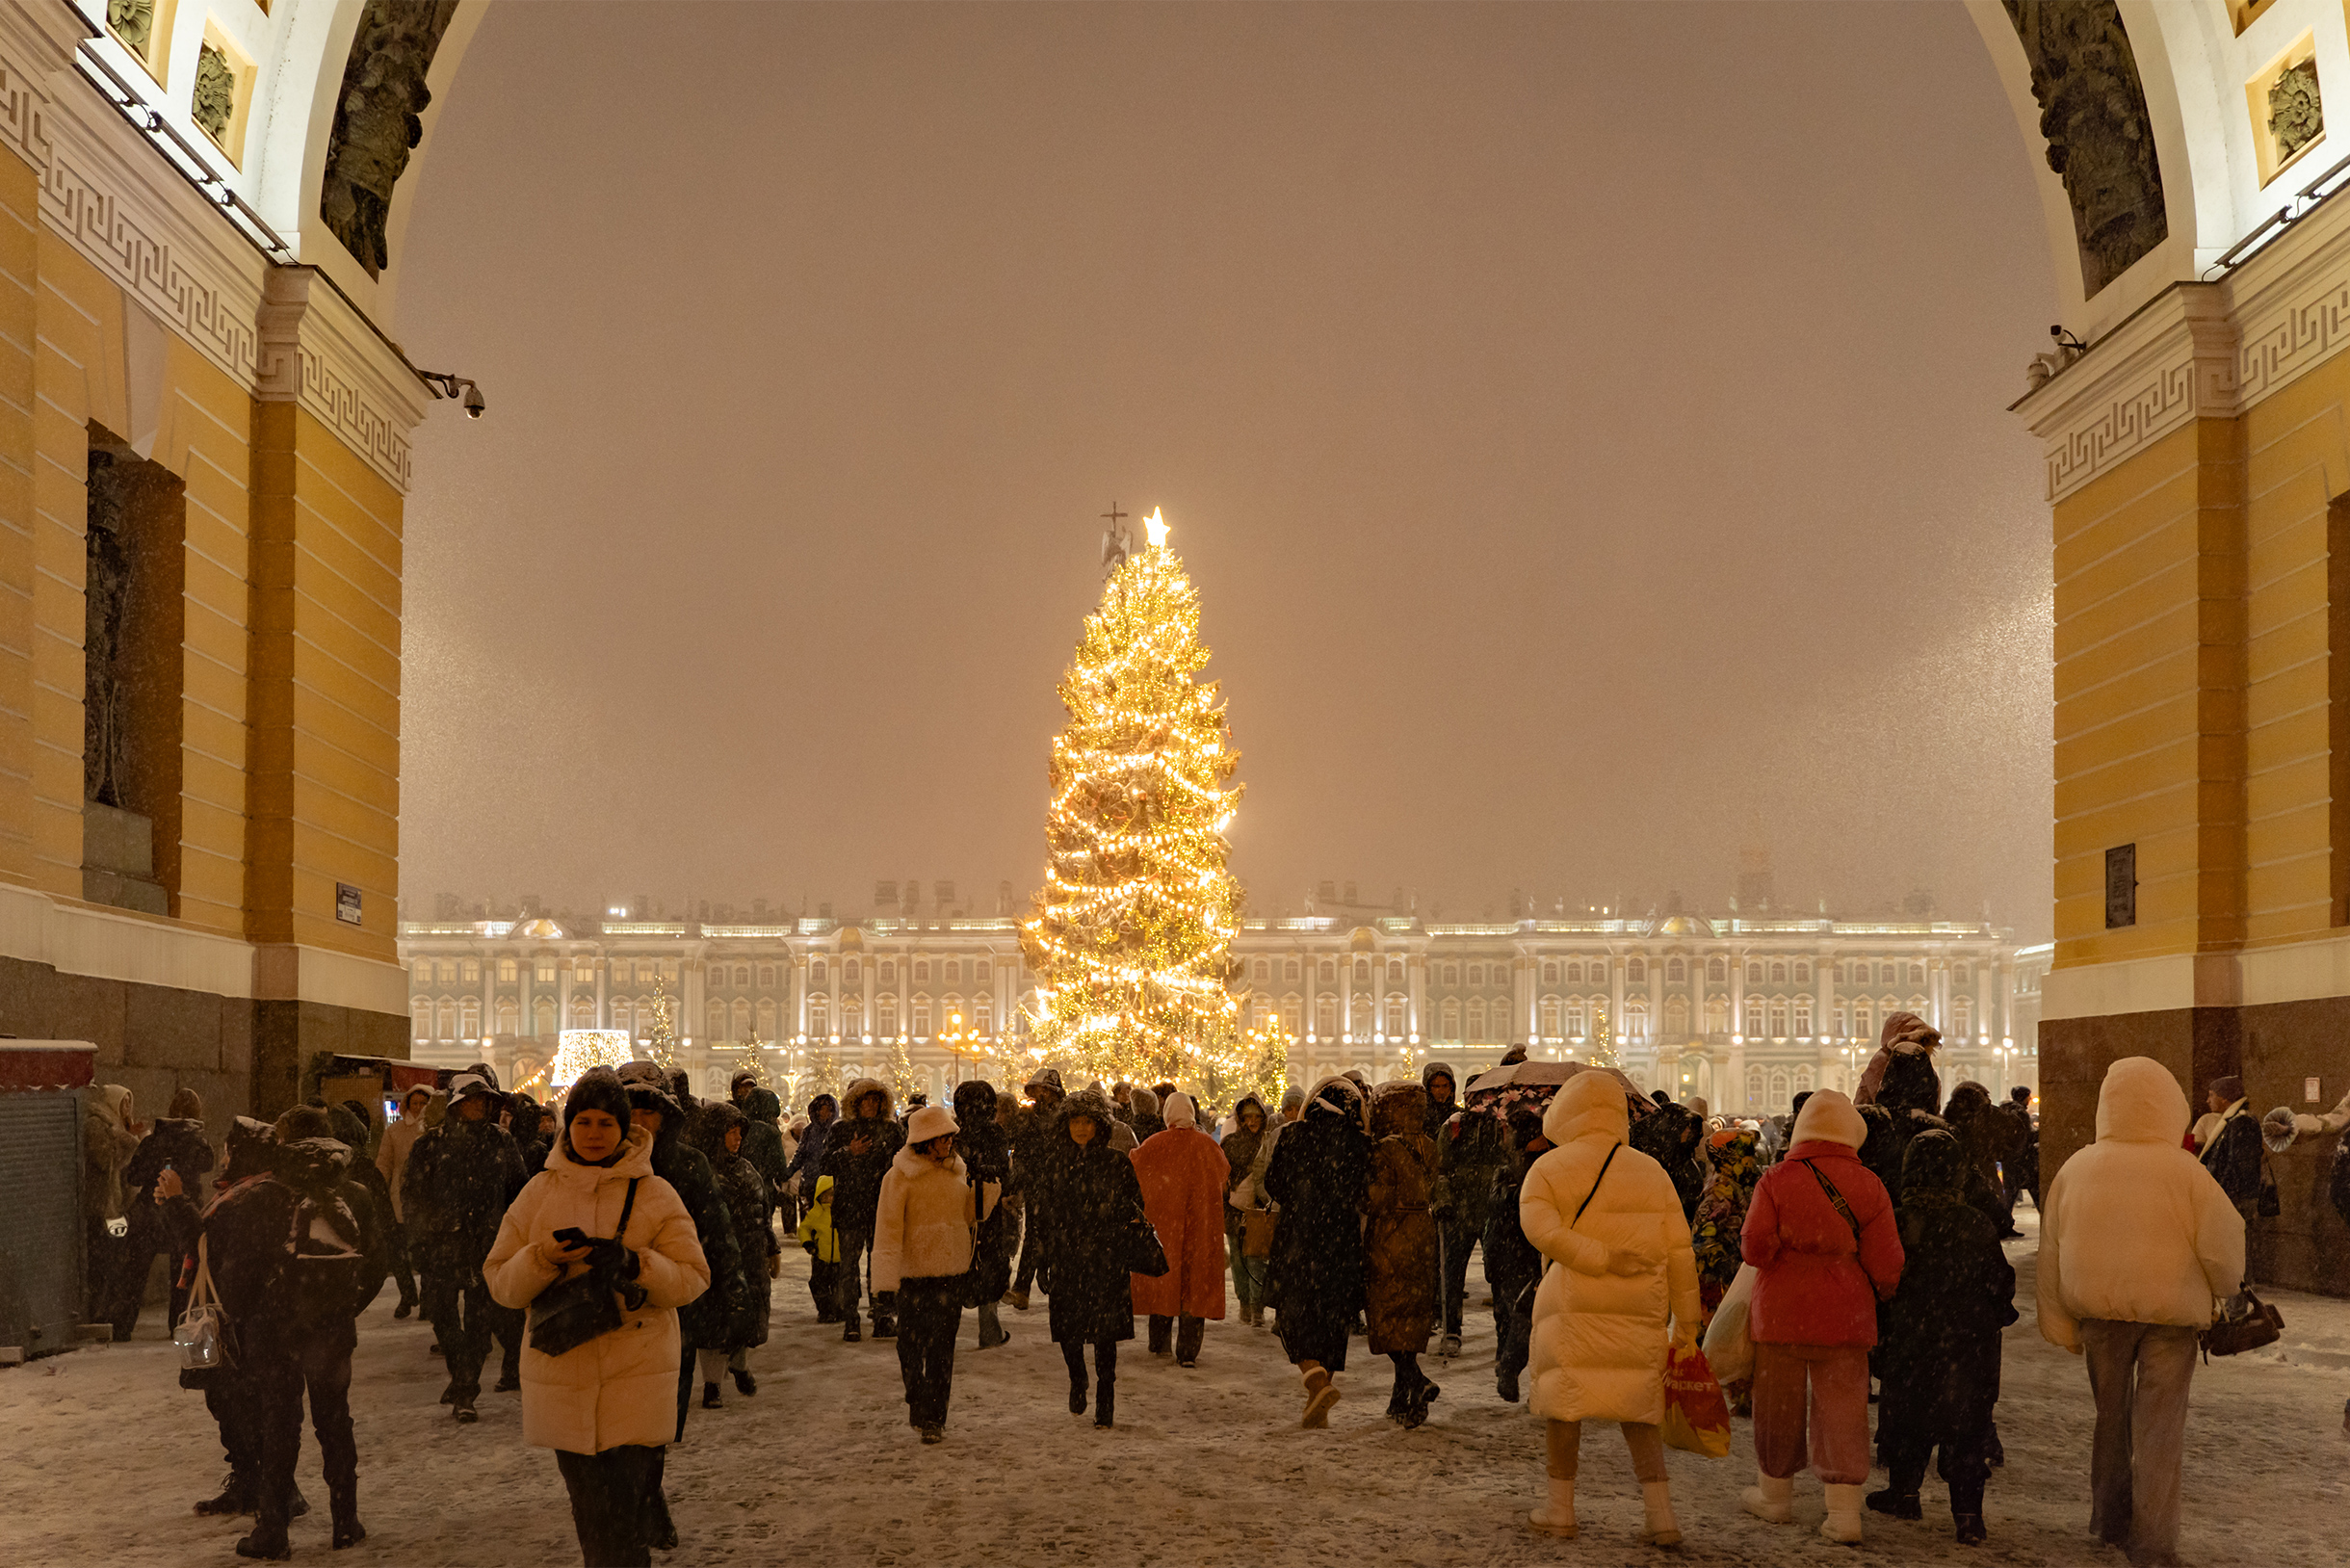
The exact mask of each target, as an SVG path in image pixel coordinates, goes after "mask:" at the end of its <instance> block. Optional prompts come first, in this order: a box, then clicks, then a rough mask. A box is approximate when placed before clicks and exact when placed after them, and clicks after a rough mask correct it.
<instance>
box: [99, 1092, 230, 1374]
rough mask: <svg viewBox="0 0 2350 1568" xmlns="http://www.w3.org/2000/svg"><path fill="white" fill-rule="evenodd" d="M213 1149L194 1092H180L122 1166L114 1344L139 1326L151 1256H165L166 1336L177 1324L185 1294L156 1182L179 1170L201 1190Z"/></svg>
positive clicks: (188, 1186) (192, 1188)
mask: <svg viewBox="0 0 2350 1568" xmlns="http://www.w3.org/2000/svg"><path fill="white" fill-rule="evenodd" d="M212 1163H213V1154H212V1145H211V1144H210V1143H207V1142H206V1141H205V1140H204V1102H203V1101H202V1100H201V1099H199V1098H197V1096H196V1090H194V1089H181V1090H180V1091H179V1092H178V1093H176V1094H174V1095H172V1096H171V1104H170V1109H169V1110H168V1111H166V1112H165V1113H164V1114H163V1115H160V1116H158V1117H156V1118H155V1120H154V1122H153V1124H152V1125H151V1126H150V1127H149V1128H148V1130H147V1136H146V1137H144V1138H141V1139H140V1140H139V1147H138V1148H137V1149H135V1150H133V1151H132V1152H131V1160H130V1163H129V1164H127V1165H125V1166H123V1167H122V1194H123V1195H122V1213H123V1215H124V1216H125V1217H126V1218H127V1219H128V1220H129V1222H130V1231H129V1234H128V1235H127V1236H125V1237H124V1238H123V1245H122V1250H121V1265H122V1271H121V1273H119V1274H118V1275H117V1276H116V1279H115V1293H114V1329H115V1340H116V1343H118V1344H119V1343H121V1342H123V1341H125V1340H128V1339H129V1338H130V1337H131V1335H132V1334H134V1333H136V1332H137V1331H138V1328H139V1313H140V1309H141V1308H142V1307H143V1306H144V1305H145V1299H146V1284H147V1273H148V1271H149V1270H150V1269H151V1268H153V1267H154V1265H155V1254H156V1253H158V1252H161V1253H163V1254H165V1262H166V1264H167V1265H168V1270H167V1273H168V1283H169V1284H170V1293H171V1294H170V1308H169V1315H168V1316H167V1317H166V1318H165V1319H164V1328H165V1330H166V1331H167V1332H169V1331H170V1328H171V1327H172V1326H173V1325H174V1324H176V1323H177V1322H178V1321H179V1319H180V1314H181V1313H183V1312H185V1311H186V1310H187V1305H188V1293H187V1292H186V1291H185V1290H183V1289H182V1288H181V1287H180V1282H179V1276H180V1274H181V1272H182V1270H181V1268H180V1267H179V1264H180V1259H179V1255H178V1250H177V1248H175V1247H174V1246H173V1245H172V1242H171V1238H170V1232H169V1230H168V1229H167V1228H166V1227H165V1225H164V1223H163V1218H162V1215H161V1214H160V1212H159V1211H158V1210H157V1208H156V1205H155V1178H156V1177H158V1176H160V1175H162V1174H163V1172H164V1169H165V1167H166V1166H169V1167H170V1168H171V1169H172V1170H175V1171H177V1172H179V1179H180V1181H181V1183H182V1184H183V1185H184V1186H185V1187H186V1189H188V1190H189V1191H191V1192H194V1191H196V1190H198V1189H199V1184H200V1179H201V1178H202V1176H203V1175H204V1173H205V1172H206V1171H208V1170H210V1169H211V1168H212Z"/></svg>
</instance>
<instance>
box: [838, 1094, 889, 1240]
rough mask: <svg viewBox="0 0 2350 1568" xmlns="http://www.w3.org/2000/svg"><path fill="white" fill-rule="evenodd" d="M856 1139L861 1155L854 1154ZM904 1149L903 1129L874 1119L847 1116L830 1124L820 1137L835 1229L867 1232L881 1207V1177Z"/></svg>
mask: <svg viewBox="0 0 2350 1568" xmlns="http://www.w3.org/2000/svg"><path fill="white" fill-rule="evenodd" d="M859 1138H863V1139H864V1140H865V1152H864V1153H863V1154H859V1153H857V1152H856V1148H855V1144H856V1141H857V1140H858V1139H859ZM904 1146H905V1129H904V1128H902V1127H901V1126H899V1125H898V1124H897V1123H896V1122H894V1121H885V1120H882V1119H880V1118H878V1117H849V1118H845V1119H843V1120H841V1121H836V1122H834V1123H833V1124H832V1130H831V1132H830V1133H829V1134H828V1135H827V1136H826V1137H825V1138H824V1168H823V1174H824V1175H826V1176H829V1177H831V1178H832V1223H833V1225H834V1227H835V1228H836V1229H840V1230H849V1231H871V1230H872V1229H873V1228H874V1214H875V1210H877V1209H879V1208H880V1206H881V1178H882V1177H884V1176H886V1175H888V1174H889V1163H890V1162H891V1161H892V1160H895V1159H897V1158H898V1151H899V1150H900V1149H901V1148H902V1147H904Z"/></svg>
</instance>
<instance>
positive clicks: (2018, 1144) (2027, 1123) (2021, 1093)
mask: <svg viewBox="0 0 2350 1568" xmlns="http://www.w3.org/2000/svg"><path fill="white" fill-rule="evenodd" d="M1999 1114H2000V1115H2002V1116H2005V1117H2006V1118H2007V1119H2008V1120H2009V1121H2010V1122H2012V1123H2014V1124H2015V1131H2014V1133H2013V1134H2012V1135H2010V1136H2011V1137H2012V1138H2013V1140H2014V1144H2015V1149H2016V1158H2015V1160H2014V1162H2013V1163H2010V1164H2008V1165H2007V1166H2005V1167H2004V1174H2005V1175H2006V1178H2007V1182H2006V1191H2005V1194H2004V1195H2005V1197H2006V1199H2007V1212H2008V1214H2009V1215H2013V1214H2014V1213H2015V1211H2016V1199H2018V1198H2020V1197H2022V1196H2023V1195H2024V1193H2026V1192H2029V1193H2030V1194H2031V1196H2032V1207H2033V1208H2035V1209H2037V1208H2039V1207H2040V1129H2039V1127H2038V1126H2037V1125H2035V1124H2034V1123H2033V1121H2032V1091H2031V1088H2030V1086H2029V1085H2024V1084H2018V1085H2016V1086H2015V1087H2014V1088H2012V1089H2009V1090H2008V1091H2007V1103H2006V1104H2005V1105H2003V1106H2001V1107H1999Z"/></svg>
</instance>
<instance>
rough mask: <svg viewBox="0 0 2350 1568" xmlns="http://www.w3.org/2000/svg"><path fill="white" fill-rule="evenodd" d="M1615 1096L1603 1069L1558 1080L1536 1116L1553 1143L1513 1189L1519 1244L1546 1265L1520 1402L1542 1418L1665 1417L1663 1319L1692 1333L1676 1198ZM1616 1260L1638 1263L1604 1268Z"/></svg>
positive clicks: (1684, 1226) (1620, 1089) (1691, 1297)
mask: <svg viewBox="0 0 2350 1568" xmlns="http://www.w3.org/2000/svg"><path fill="white" fill-rule="evenodd" d="M1624 1092H1625V1091H1624V1085H1622V1084H1621V1083H1620V1082H1619V1081H1618V1080H1617V1079H1616V1078H1615V1077H1614V1076H1613V1075H1612V1074H1608V1073H1578V1074H1576V1075H1575V1076H1574V1077H1573V1078H1571V1079H1569V1080H1567V1082H1566V1084H1565V1085H1563V1086H1562V1087H1561V1088H1560V1089H1559V1091H1558V1093H1557V1094H1556V1095H1555V1096H1554V1097H1553V1099H1552V1101H1551V1104H1550V1109H1549V1110H1547V1111H1544V1112H1543V1117H1542V1136H1543V1137H1547V1138H1549V1139H1550V1140H1551V1142H1552V1143H1554V1144H1555V1145H1556V1147H1554V1148H1553V1149H1552V1150H1551V1151H1550V1152H1549V1153H1547V1154H1545V1155H1544V1156H1543V1157H1542V1158H1541V1159H1539V1160H1537V1161H1535V1162H1534V1163H1533V1167H1532V1168H1531V1169H1530V1170H1528V1171H1527V1176H1526V1182H1525V1185H1524V1186H1523V1187H1522V1188H1521V1189H1520V1190H1519V1196H1518V1215H1519V1221H1520V1223H1521V1225H1522V1226H1523V1227H1524V1229H1525V1231H1526V1239H1527V1241H1530V1242H1531V1243H1533V1245H1534V1246H1535V1247H1536V1248H1538V1249H1539V1250H1540V1251H1541V1252H1542V1254H1543V1256H1544V1257H1545V1258H1547V1259H1549V1260H1550V1262H1551V1263H1552V1264H1553V1265H1555V1267H1550V1268H1547V1269H1545V1271H1544V1273H1543V1278H1542V1284H1541V1286H1540V1287H1539V1288H1538V1289H1537V1290H1536V1291H1535V1293H1534V1331H1533V1347H1532V1349H1533V1353H1532V1358H1531V1366H1532V1371H1533V1376H1534V1386H1533V1391H1532V1395H1531V1398H1530V1401H1529V1402H1530V1403H1531V1406H1532V1408H1533V1412H1534V1414H1535V1415H1537V1416H1542V1417H1544V1418H1546V1419H1548V1420H1551V1421H1619V1422H1636V1423H1643V1424H1651V1425H1653V1424H1657V1423H1659V1422H1661V1421H1663V1420H1664V1357H1665V1349H1666V1346H1667V1344H1668V1342H1669V1336H1668V1322H1678V1323H1679V1324H1680V1325H1682V1326H1683V1327H1684V1328H1685V1329H1686V1330H1687V1331H1689V1332H1691V1333H1694V1332H1695V1331H1696V1327H1697V1320H1698V1305H1697V1263H1696V1260H1695V1258H1694V1257H1693V1256H1692V1255H1691V1253H1690V1247H1689V1223H1688V1220H1687V1218H1686V1217H1685V1216H1684V1215H1683V1214H1682V1209H1681V1194H1680V1193H1679V1192H1678V1191H1677V1190H1676V1189H1675V1188H1674V1185H1673V1180H1672V1177H1671V1176H1670V1175H1668V1174H1667V1173H1666V1171H1665V1169H1664V1167H1663V1166H1662V1165H1660V1164H1658V1163H1657V1161H1655V1160H1653V1159H1651V1158H1650V1157H1649V1156H1647V1155H1645V1154H1642V1153H1641V1152H1640V1151H1639V1150H1637V1149H1634V1148H1632V1146H1631V1144H1630V1137H1631V1133H1632V1125H1631V1117H1630V1113H1629V1111H1627V1110H1626V1109H1625V1104H1624ZM1611 1155H1612V1156H1613V1158H1612V1159H1610V1156H1611ZM1603 1167H1605V1169H1606V1175H1605V1176H1603V1175H1602V1174H1601V1171H1602V1168H1603ZM1586 1200H1588V1201H1587V1202H1586ZM1579 1209H1580V1210H1581V1217H1580V1219H1579V1218H1577V1217H1576V1212H1577V1211H1578V1210H1579ZM1621 1263H1636V1264H1637V1265H1638V1267H1635V1268H1633V1269H1632V1271H1631V1272H1616V1271H1612V1270H1611V1267H1610V1266H1611V1265H1616V1264H1621Z"/></svg>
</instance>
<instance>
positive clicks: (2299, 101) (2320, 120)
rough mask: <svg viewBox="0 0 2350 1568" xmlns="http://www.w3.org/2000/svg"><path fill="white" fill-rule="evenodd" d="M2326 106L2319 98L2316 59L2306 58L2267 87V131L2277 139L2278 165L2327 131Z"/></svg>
mask: <svg viewBox="0 0 2350 1568" xmlns="http://www.w3.org/2000/svg"><path fill="white" fill-rule="evenodd" d="M2325 130H2326V110H2325V105H2324V104H2323V103H2321V102H2319V101H2318V97H2317V62H2316V61H2314V60H2305V61H2303V62H2302V63H2301V64H2300V65H2295V66H2293V67H2292V68H2291V69H2289V70H2287V71H2285V73H2284V74H2283V75H2281V76H2279V77H2278V78H2277V80H2276V83H2275V85H2274V86H2272V87H2270V88H2269V90H2268V134H2269V135H2270V136H2272V137H2274V138H2275V139H2276V143H2277V164H2278V167H2280V168H2282V167H2284V166H2285V164H2286V163H2289V162H2290V161H2291V160H2292V157H2293V154H2295V153H2297V152H2299V151H2300V150H2301V149H2302V148H2303V147H2306V146H2308V145H2309V144H2311V143H2312V142H2314V141H2316V140H2317V139H2318V138H2319V137H2321V136H2323V135H2324V134H2325Z"/></svg>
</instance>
